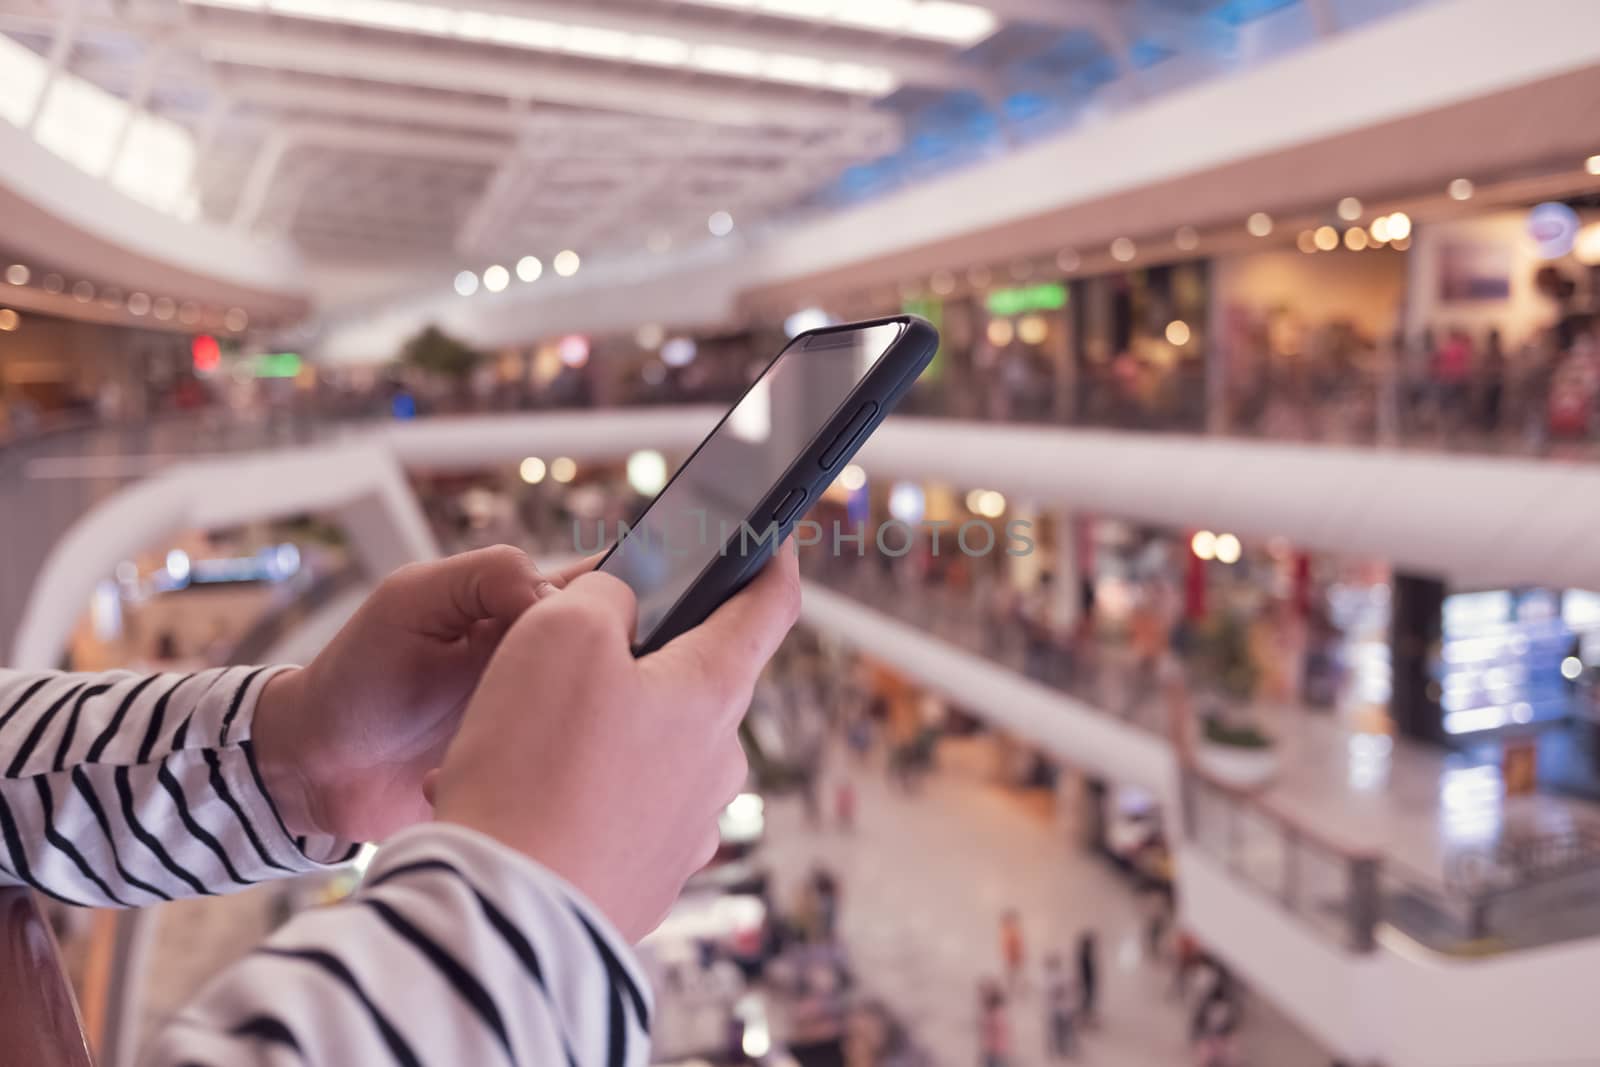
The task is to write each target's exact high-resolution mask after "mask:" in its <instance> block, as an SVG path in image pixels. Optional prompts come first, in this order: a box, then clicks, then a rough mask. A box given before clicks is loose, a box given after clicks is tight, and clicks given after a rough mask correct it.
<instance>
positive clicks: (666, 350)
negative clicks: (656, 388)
mask: <svg viewBox="0 0 1600 1067" xmlns="http://www.w3.org/2000/svg"><path fill="white" fill-rule="evenodd" d="M699 352H700V346H699V345H697V344H696V343H695V340H694V338H693V337H674V338H672V339H671V340H670V341H665V342H663V343H662V345H661V362H663V363H665V364H666V365H667V366H669V367H687V366H688V365H689V364H691V363H693V362H694V357H695V356H696V355H698V354H699Z"/></svg>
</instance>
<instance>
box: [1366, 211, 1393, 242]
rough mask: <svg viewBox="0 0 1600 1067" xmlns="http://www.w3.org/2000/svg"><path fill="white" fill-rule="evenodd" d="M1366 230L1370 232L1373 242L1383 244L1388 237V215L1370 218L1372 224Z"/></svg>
mask: <svg viewBox="0 0 1600 1067" xmlns="http://www.w3.org/2000/svg"><path fill="white" fill-rule="evenodd" d="M1367 232H1369V233H1370V234H1372V240H1373V243H1374V244H1380V245H1381V244H1383V243H1384V242H1385V241H1387V240H1388V239H1389V216H1388V215H1379V216H1378V217H1377V218H1375V219H1373V220H1372V225H1371V226H1369V227H1367Z"/></svg>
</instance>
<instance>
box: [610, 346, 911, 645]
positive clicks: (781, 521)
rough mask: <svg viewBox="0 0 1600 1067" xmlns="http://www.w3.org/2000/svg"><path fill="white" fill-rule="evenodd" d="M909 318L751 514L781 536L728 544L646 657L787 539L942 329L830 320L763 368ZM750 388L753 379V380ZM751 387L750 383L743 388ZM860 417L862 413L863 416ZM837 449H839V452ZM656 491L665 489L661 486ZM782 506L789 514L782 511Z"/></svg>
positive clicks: (759, 527)
mask: <svg viewBox="0 0 1600 1067" xmlns="http://www.w3.org/2000/svg"><path fill="white" fill-rule="evenodd" d="M896 322H898V323H905V326H906V328H905V329H904V330H902V331H901V332H900V336H899V337H897V338H895V341H894V343H893V344H892V345H890V346H889V350H888V351H887V352H885V353H884V354H883V356H882V357H881V358H880V359H879V360H878V362H877V363H876V364H874V365H873V368H872V369H871V370H870V371H868V372H867V375H866V377H865V378H863V379H862V380H861V382H860V384H858V385H857V386H856V387H855V389H853V390H852V391H851V393H850V395H849V396H847V397H846V398H845V400H844V402H843V403H842V404H840V405H839V406H838V408H836V409H835V410H834V412H833V414H832V415H831V416H829V418H828V420H827V421H826V422H825V423H823V425H822V428H821V429H820V430H819V431H818V432H817V433H816V435H815V436H813V437H812V438H811V441H810V443H808V444H807V445H806V447H805V448H804V449H803V450H802V451H801V452H800V454H799V455H798V456H796V457H795V460H794V462H793V463H791V464H790V465H789V468H788V470H786V471H785V472H784V474H783V476H782V477H781V478H779V479H778V481H777V482H776V483H775V484H774V485H773V486H772V488H770V489H768V490H767V492H766V494H765V495H764V496H763V497H762V498H761V502H760V503H759V504H757V505H756V507H755V510H754V511H752V512H751V513H750V515H749V517H748V519H747V520H746V521H747V522H748V523H749V525H750V527H751V528H752V529H753V530H756V531H758V532H763V533H764V532H765V531H766V529H767V527H768V525H769V524H771V523H774V522H776V523H777V526H778V536H777V537H776V538H759V539H758V538H740V537H739V536H738V535H735V536H734V537H733V538H732V539H730V541H729V542H728V544H727V545H726V546H725V548H724V551H723V552H722V553H719V554H718V555H717V556H715V557H714V558H713V559H712V560H711V562H710V563H709V564H707V566H706V568H705V570H703V571H701V572H700V576H699V577H698V578H696V579H695V581H694V584H692V585H691V586H690V587H689V590H688V592H686V593H684V595H683V596H682V597H681V598H680V599H679V601H678V602H677V604H675V605H673V607H672V610H671V611H669V612H667V614H666V616H665V617H664V618H663V619H662V620H661V623H660V625H658V626H657V627H656V629H655V632H654V633H651V634H648V635H646V637H645V639H644V640H643V641H641V642H640V643H639V644H638V645H637V646H635V648H634V655H636V656H643V655H646V654H648V653H650V652H654V651H655V650H656V649H658V648H660V647H661V646H662V645H664V644H666V643H667V642H668V641H670V640H672V639H673V638H674V637H677V636H678V635H679V634H681V633H683V632H684V631H686V630H691V629H693V628H694V627H696V626H698V625H699V624H700V623H702V622H704V621H705V619H706V616H708V615H710V614H711V613H712V612H713V611H715V610H716V609H717V608H718V607H719V606H721V604H722V603H723V602H724V601H726V600H727V599H728V598H729V597H731V596H733V594H735V593H737V592H738V591H739V590H740V589H742V588H744V586H745V583H747V582H749V581H750V579H752V578H754V577H755V576H756V574H757V573H759V572H760V570H761V568H762V566H764V565H765V564H766V562H767V560H768V559H770V558H771V556H772V552H773V550H774V549H775V548H776V547H777V546H778V545H779V544H782V543H783V539H784V538H785V537H788V536H789V533H790V532H791V531H792V530H793V529H794V524H795V523H796V522H798V521H799V520H800V519H801V518H802V517H803V516H804V515H805V513H806V511H807V510H808V509H809V508H810V507H811V505H813V504H815V503H816V501H817V498H818V497H819V496H820V495H821V494H822V490H823V489H825V488H827V486H828V484H829V483H830V482H832V481H833V479H834V478H835V477H836V476H837V475H838V473H839V471H841V470H842V469H844V466H845V464H847V463H849V462H850V460H851V458H852V457H854V456H855V454H856V452H857V451H859V450H860V448H861V446H862V445H863V444H865V443H866V440H867V438H869V437H871V436H872V433H873V431H875V430H876V429H877V428H878V425H879V424H880V423H882V422H883V420H884V418H885V417H886V416H887V415H888V414H889V412H890V411H892V410H893V409H894V406H895V404H896V403H898V402H899V400H900V398H901V397H902V396H904V395H905V393H906V391H907V390H909V389H910V388H911V386H912V384H913V383H914V382H916V380H917V378H918V376H920V375H921V374H922V372H923V370H924V369H926V367H927V366H928V364H929V363H931V362H932V361H933V357H934V354H935V353H936V352H938V350H939V331H938V330H936V329H934V327H933V324H932V323H930V322H928V321H926V320H925V319H921V318H918V317H917V316H915V315H891V316H888V317H886V318H881V319H865V320H862V321H860V322H847V323H842V324H840V325H838V326H826V327H823V328H821V329H816V330H807V331H806V332H805V333H802V334H800V335H798V336H796V337H795V338H793V339H792V340H791V341H790V342H789V343H788V344H787V345H785V346H784V347H783V348H782V349H781V350H779V352H778V353H777V355H775V356H773V357H772V360H771V361H770V362H769V363H768V364H767V366H766V367H764V368H762V371H761V375H760V376H758V377H757V379H756V381H760V380H761V378H762V377H765V376H766V375H767V373H768V372H769V371H770V370H771V369H772V366H773V364H775V363H776V362H777V361H778V360H779V359H781V358H782V357H783V355H784V353H786V352H788V351H789V350H790V349H791V348H795V347H797V346H798V347H800V348H801V349H805V348H808V347H814V348H822V347H826V345H827V342H828V338H829V337H830V335H837V334H840V333H845V332H848V331H853V330H860V329H864V328H867V327H871V326H882V325H885V324H888V323H896ZM751 386H752V388H753V387H754V383H753V382H752V383H751ZM746 392H748V390H746ZM743 399H744V396H743V395H742V394H741V396H740V398H739V400H738V401H735V402H734V403H733V405H732V406H730V407H729V409H728V413H727V414H724V415H723V416H722V418H721V419H720V420H719V421H718V422H717V425H716V426H715V427H713V428H712V430H711V433H708V434H707V435H706V440H709V439H710V438H711V437H712V436H713V435H714V434H715V433H716V432H717V430H719V429H721V427H722V424H723V423H724V422H726V421H727V420H728V415H729V414H732V412H733V409H734V408H736V407H738V406H739V403H740V402H741V401H743ZM868 404H874V405H876V407H875V409H873V410H872V411H870V412H869V413H867V414H865V415H861V414H860V413H861V412H862V409H863V408H864V407H866V405H868ZM858 416H859V417H858ZM841 437H848V440H844V441H843V446H844V447H843V449H842V450H839V449H837V448H836V447H835V446H836V445H837V444H839V441H838V440H836V439H840V438H841ZM703 447H705V441H701V443H700V444H699V445H697V446H695V450H694V452H693V453H691V454H690V456H689V458H688V459H687V460H686V461H685V462H684V463H683V465H682V466H680V467H679V468H678V470H677V471H676V472H674V473H673V476H672V478H673V480H674V481H675V480H677V477H678V475H679V474H681V473H683V471H685V470H687V469H688V468H689V465H690V464H691V463H693V462H694V460H695V456H697V455H699V453H700V449H701V448H703ZM834 453H837V454H834ZM825 455H826V456H827V458H828V460H829V463H828V465H827V466H823V464H822V459H823V457H824V456H825ZM671 484H672V483H671V482H668V483H667V486H664V487H663V488H662V490H661V492H662V493H664V492H666V490H667V488H668V487H670V486H671ZM796 490H799V491H801V492H803V493H804V494H805V496H804V497H803V498H801V499H800V501H799V502H798V503H794V502H792V501H790V499H789V498H790V496H791V494H792V493H794V492H795V491H796ZM657 496H658V497H659V496H660V494H659V493H658V494H657ZM654 505H655V501H654V500H651V502H650V504H649V505H647V506H646V507H645V509H644V511H642V512H640V514H639V516H638V519H639V520H642V519H643V518H644V516H645V515H646V514H648V513H649V510H650V507H653V506H654ZM780 509H781V510H782V511H783V512H784V513H786V514H784V516H783V517H782V518H780V517H779V512H780ZM616 550H617V546H616V545H612V546H611V549H610V550H609V551H607V552H606V555H605V558H604V559H602V560H601V561H600V563H599V567H601V568H604V567H605V565H606V560H608V559H610V558H611V553H612V552H615V551H616Z"/></svg>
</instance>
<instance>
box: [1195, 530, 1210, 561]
mask: <svg viewBox="0 0 1600 1067" xmlns="http://www.w3.org/2000/svg"><path fill="white" fill-rule="evenodd" d="M1189 551H1191V552H1193V553H1194V555H1195V558H1196V559H1205V560H1209V559H1215V558H1216V557H1217V535H1216V534H1214V533H1212V532H1211V531H1210V530H1196V531H1195V533H1194V536H1193V537H1191V538H1189Z"/></svg>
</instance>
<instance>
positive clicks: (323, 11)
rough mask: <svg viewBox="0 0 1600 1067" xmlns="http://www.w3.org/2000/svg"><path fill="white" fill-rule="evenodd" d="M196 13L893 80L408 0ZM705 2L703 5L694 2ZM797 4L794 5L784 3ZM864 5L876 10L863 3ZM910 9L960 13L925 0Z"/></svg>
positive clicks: (838, 80) (867, 70) (885, 86)
mask: <svg viewBox="0 0 1600 1067" xmlns="http://www.w3.org/2000/svg"><path fill="white" fill-rule="evenodd" d="M188 2H189V3H191V4H195V5H197V6H201V7H217V8H228V9H231V10H237V11H261V12H267V13H271V14H274V15H286V16H289V17H292V18H303V19H316V20H319V21H324V22H338V23H343V24H345V25H351V26H370V27H373V28H375V29H383V30H400V31H404V32H406V33H417V34H425V35H427V36H430V37H446V38H454V39H456V40H462V41H482V42H485V43H487V44H496V45H505V46H507V47H511V48H526V49H530V50H533V51H538V52H558V53H565V54H567V55H576V56H587V57H589V58H592V59H607V60H613V61H617V62H623V63H640V64H644V65H646V66H654V67H673V68H679V69H689V70H701V71H705V72H707V73H711V74H723V75H732V76H735V77H741V78H757V79H761V80H765V81H773V82H782V83H785V84H789V85H803V86H807V87H809V88H815V89H833V90H836V91H839V92H846V93H855V94H858V95H861V96H883V95H885V94H887V93H890V92H893V91H894V89H895V88H896V86H897V84H898V82H897V80H896V78H895V76H894V73H893V72H892V71H890V70H888V69H887V68H884V67H879V66H873V65H870V64H866V63H848V62H836V61H832V60H822V59H816V58H812V57H809V56H802V55H789V54H785V53H780V52H767V51H759V50H756V49H752V48H737V47H733V46H730V45H723V44H707V43H701V42H696V41H693V40H690V39H685V38H678V37H666V36H662V35H660V34H648V33H633V32H627V31H623V30H612V29H605V28H602V27H599V26H585V25H582V24H579V23H573V22H555V21H551V20H548V19H534V18H526V17H524V16H522V15H505V14H500V13H497V12H489V11H475V10H473V9H471V8H458V7H446V6H441V5H439V4H430V3H419V2H415V0H188ZM701 2H704V0H701ZM786 2H790V3H797V2H801V0H786ZM866 6H877V5H876V3H869V4H868V5H866ZM912 6H914V7H919V8H920V7H963V6H964V5H960V4H933V3H931V2H926V3H922V4H915V5H912Z"/></svg>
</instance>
